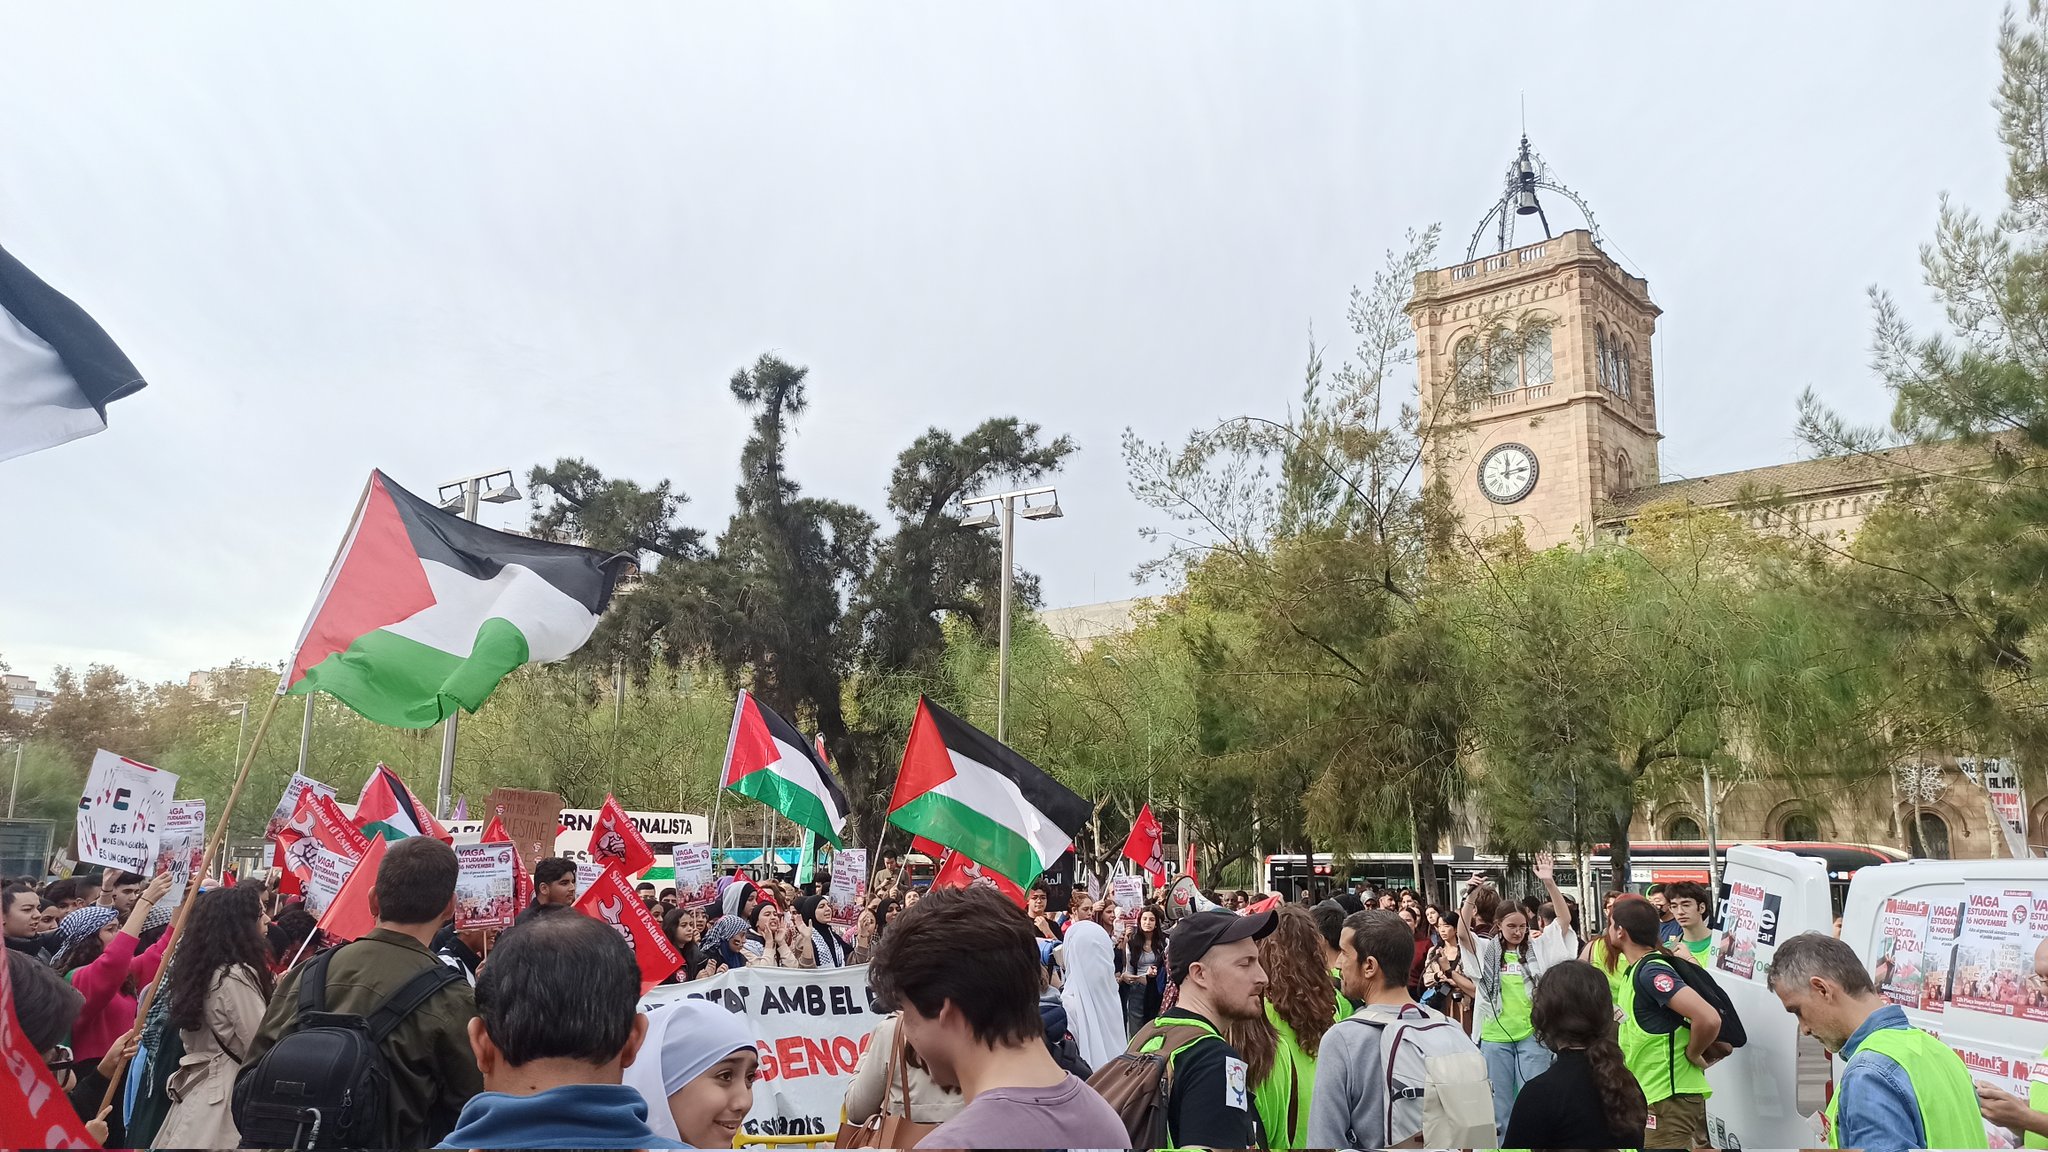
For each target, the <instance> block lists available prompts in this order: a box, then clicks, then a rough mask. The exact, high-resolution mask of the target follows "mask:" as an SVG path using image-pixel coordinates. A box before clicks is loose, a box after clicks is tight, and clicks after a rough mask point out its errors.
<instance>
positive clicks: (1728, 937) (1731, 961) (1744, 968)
mask: <svg viewBox="0 0 2048 1152" xmlns="http://www.w3.org/2000/svg"><path fill="white" fill-rule="evenodd" d="M1765 897H1766V893H1765V892H1764V888H1763V885H1761V884H1743V883H1735V884H1730V885H1728V900H1727V902H1726V903H1725V904H1724V905H1723V906H1722V910H1721V924H1722V927H1723V929H1724V931H1723V932H1722V934H1721V940H1720V946H1719V947H1718V948H1717V949H1715V951H1716V952H1717V953H1718V954H1719V958H1718V959H1716V960H1715V961H1714V966H1715V967H1717V968H1720V969H1721V970H1723V971H1725V972H1731V973H1734V974H1735V975H1737V976H1740V977H1742V978H1743V979H1745V980H1747V979H1749V978H1750V977H1752V976H1754V975H1756V962H1757V955H1756V954H1757V937H1758V935H1759V934H1760V933H1761V932H1762V930H1763V923H1764V899H1765ZM1774 927H1775V926H1774Z"/></svg>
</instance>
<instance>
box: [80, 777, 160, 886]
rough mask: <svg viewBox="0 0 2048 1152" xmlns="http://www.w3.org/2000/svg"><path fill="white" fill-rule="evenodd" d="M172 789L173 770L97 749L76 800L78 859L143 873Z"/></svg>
mask: <svg viewBox="0 0 2048 1152" xmlns="http://www.w3.org/2000/svg"><path fill="white" fill-rule="evenodd" d="M177 789H178V777H177V774H176V773H172V772H165V771H163V770H162V769H160V768H152V767H150V766H149V765H147V764H144V763H142V762H141V761H140V760H130V759H128V758H127V757H126V756H116V755H115V754H113V753H112V752H109V751H107V750H106V749H104V748H102V749H100V750H99V752H98V753H96V754H95V755H94V756H93V758H92V769H91V771H89V772H87V773H86V777H85V794H84V795H83V796H81V797H79V800H78V859H79V860H80V862H82V863H86V864H98V865H100V866H101V867H103V868H120V869H122V870H124V871H128V872H134V873H137V874H140V875H148V874H149V870H150V867H151V866H152V865H154V864H155V863H156V850H157V842H158V841H159V840H161V839H162V838H163V831H164V820H165V819H166V818H168V817H169V816H170V814H171V794H172V793H174V792H176V791H177Z"/></svg>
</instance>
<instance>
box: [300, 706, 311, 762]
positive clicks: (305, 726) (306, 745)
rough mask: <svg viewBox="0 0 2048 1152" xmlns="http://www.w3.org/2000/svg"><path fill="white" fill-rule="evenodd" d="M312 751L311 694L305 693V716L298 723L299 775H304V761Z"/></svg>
mask: <svg viewBox="0 0 2048 1152" xmlns="http://www.w3.org/2000/svg"><path fill="white" fill-rule="evenodd" d="M312 750H313V694H312V693H311V692H308V693H306V716H305V719H303V720H301V721H299V775H301V776H303V775H305V774H306V760H307V757H308V754H309V753H310V752H312Z"/></svg>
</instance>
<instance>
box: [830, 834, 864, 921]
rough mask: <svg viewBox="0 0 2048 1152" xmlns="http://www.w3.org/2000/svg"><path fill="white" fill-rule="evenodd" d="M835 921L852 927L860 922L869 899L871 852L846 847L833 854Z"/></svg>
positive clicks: (832, 897) (833, 906) (833, 907)
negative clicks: (869, 853) (863, 907)
mask: <svg viewBox="0 0 2048 1152" xmlns="http://www.w3.org/2000/svg"><path fill="white" fill-rule="evenodd" d="M831 893H832V894H831V896H830V899H831V901H832V922H833V923H835V924H851V923H853V922H854V921H856V920H858V919H860V909H861V905H863V904H865V903H867V898H868V850H867V849H865V848H842V849H840V850H839V851H837V852H834V853H833V854H832V889H831Z"/></svg>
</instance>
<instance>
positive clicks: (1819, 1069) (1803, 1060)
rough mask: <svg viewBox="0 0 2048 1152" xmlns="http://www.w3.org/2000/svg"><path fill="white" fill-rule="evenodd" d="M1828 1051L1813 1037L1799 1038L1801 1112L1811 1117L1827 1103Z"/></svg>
mask: <svg viewBox="0 0 2048 1152" xmlns="http://www.w3.org/2000/svg"><path fill="white" fill-rule="evenodd" d="M1830 1078H1831V1077H1830V1074H1829V1068H1828V1051H1827V1049H1825V1048H1823V1047H1821V1046H1820V1041H1818V1040H1815V1039H1814V1038H1813V1037H1811V1036H1801V1037H1800V1038H1799V1112H1800V1114H1801V1115H1803V1116H1811V1115H1813V1114H1814V1113H1816V1112H1818V1111H1820V1110H1821V1108H1822V1107H1823V1106H1824V1105H1826V1103H1827V1083H1828V1080H1829V1079H1830Z"/></svg>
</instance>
